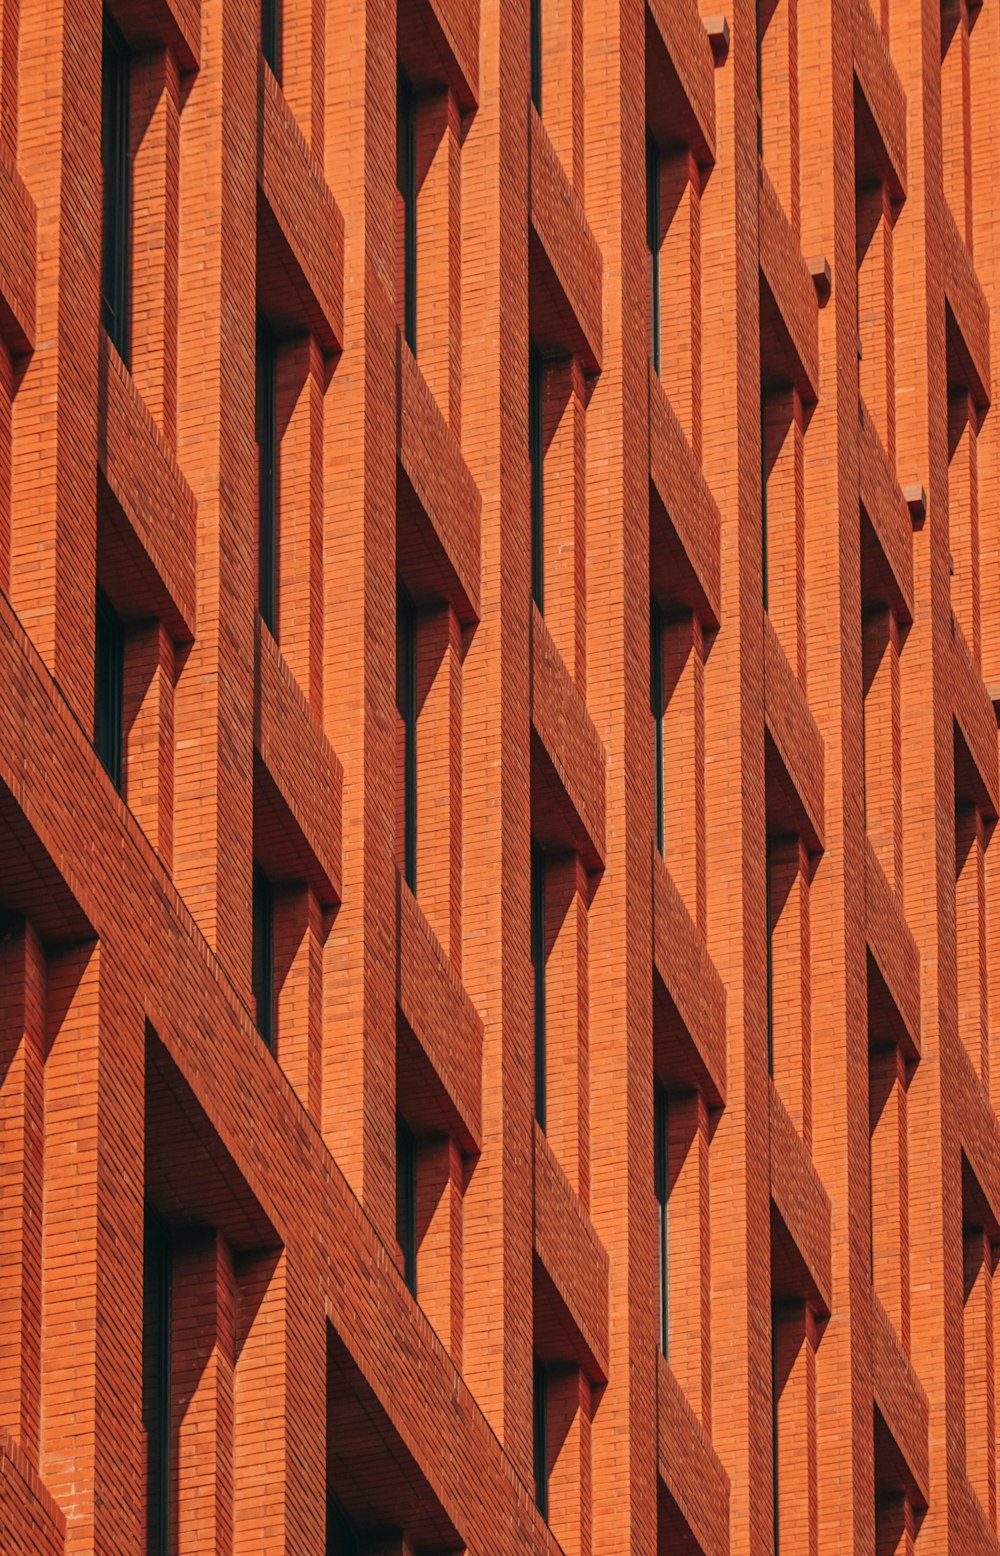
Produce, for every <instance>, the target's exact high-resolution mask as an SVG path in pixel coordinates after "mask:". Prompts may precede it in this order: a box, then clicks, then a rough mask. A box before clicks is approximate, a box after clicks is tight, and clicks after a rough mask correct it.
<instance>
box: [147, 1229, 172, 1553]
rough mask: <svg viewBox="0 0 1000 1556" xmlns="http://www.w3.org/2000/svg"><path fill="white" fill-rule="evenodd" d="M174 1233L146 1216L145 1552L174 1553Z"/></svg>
mask: <svg viewBox="0 0 1000 1556" xmlns="http://www.w3.org/2000/svg"><path fill="white" fill-rule="evenodd" d="M172 1262H173V1261H172V1250H171V1246H170V1233H169V1231H168V1229H167V1228H166V1226H164V1224H163V1222H162V1221H161V1220H160V1219H159V1217H158V1216H157V1215H156V1214H155V1213H154V1212H153V1211H152V1210H149V1209H147V1211H146V1226H145V1242H144V1247H143V1287H142V1425H143V1430H144V1431H145V1434H146V1550H147V1553H148V1556H169V1550H170V1534H171V1531H170V1349H171V1347H170V1328H171V1325H170V1300H171V1284H172Z"/></svg>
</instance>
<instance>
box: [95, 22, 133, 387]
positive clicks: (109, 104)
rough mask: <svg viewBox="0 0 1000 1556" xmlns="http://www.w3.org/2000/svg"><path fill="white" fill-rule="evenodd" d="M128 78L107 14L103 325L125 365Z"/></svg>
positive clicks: (129, 173) (127, 347)
mask: <svg viewBox="0 0 1000 1556" xmlns="http://www.w3.org/2000/svg"><path fill="white" fill-rule="evenodd" d="M129 74H130V72H129V55H128V49H127V48H126V45H125V39H124V38H123V37H122V35H121V33H120V32H119V31H118V28H117V27H116V26H115V24H114V22H113V21H112V20H111V18H110V16H108V15H107V13H106V12H105V15H104V40H103V49H102V61H101V169H102V174H103V181H104V211H103V234H102V255H101V322H102V323H103V325H104V328H105V329H106V330H107V333H108V338H109V339H110V340H111V341H112V342H113V344H114V346H115V348H116V349H117V351H118V355H119V356H120V357H121V359H122V361H123V362H125V363H126V364H127V363H128V360H129V351H130V341H129V322H130V321H129V306H130V297H129V290H130V289H129V270H130V265H131V248H132V241H131V238H132V234H131V222H132V158H131V153H130V149H129V109H130V94H129Z"/></svg>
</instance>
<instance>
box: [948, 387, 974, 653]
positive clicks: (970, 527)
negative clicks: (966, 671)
mask: <svg viewBox="0 0 1000 1556" xmlns="http://www.w3.org/2000/svg"><path fill="white" fill-rule="evenodd" d="M977 420H978V417H977V412H976V407H975V403H974V401H973V399H972V396H971V395H970V394H969V393H968V391H967V390H966V389H964V388H962V389H956V390H949V394H948V453H949V462H948V532H949V535H950V536H951V574H952V579H951V601H952V606H953V608H954V611H955V615H956V616H957V617H958V620H959V624H960V626H961V628H962V631H963V632H964V633H965V640H966V642H967V643H968V645H969V648H970V649H971V650H972V654H973V657H974V658H975V660H976V661H977V663H979V662H981V658H982V636H981V621H980V610H979V593H980V589H979V584H980V565H979V493H978V480H977V474H978V472H977V459H976V452H977V451H976V423H977Z"/></svg>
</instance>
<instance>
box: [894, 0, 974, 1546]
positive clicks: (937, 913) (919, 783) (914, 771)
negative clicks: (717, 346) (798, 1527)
mask: <svg viewBox="0 0 1000 1556" xmlns="http://www.w3.org/2000/svg"><path fill="white" fill-rule="evenodd" d="M941 46H942V33H941V29H940V26H939V16H938V12H937V10H936V8H935V9H934V10H933V11H929V12H928V11H924V10H923V9H922V8H921V6H919V5H917V4H915V3H912V0H893V7H892V49H893V59H894V62H895V65H896V68H897V70H898V71H899V75H900V78H901V81H902V84H903V87H904V89H905V91H906V96H907V110H908V111H907V131H908V140H907V167H908V179H907V194H906V201H905V203H904V205H903V207H902V210H901V211H900V214H899V216H898V218H897V221H896V227H895V231H894V234H893V237H894V248H895V259H896V281H897V285H896V298H895V302H896V307H895V323H896V398H897V406H898V407H899V410H900V413H901V414H900V415H899V418H898V422H897V429H896V435H897V463H898V467H899V469H900V470H901V471H905V472H907V474H909V473H910V472H912V473H913V478H914V479H919V480H920V481H921V483H922V484H923V485H924V487H925V490H926V494H927V517H926V519H925V521H924V523H923V525H922V526H921V527H920V528H918V529H915V530H914V535H913V584H914V591H913V592H914V620H913V624H912V626H911V627H910V629H909V633H908V636H907V642H906V651H905V653H904V654H903V656H902V659H901V664H900V668H901V686H900V695H901V699H902V705H903V707H904V709H905V710H906V750H907V752H910V753H912V757H911V758H907V759H905V760H904V767H903V869H904V874H905V878H906V902H907V919H908V922H909V925H910V928H911V930H912V931H913V934H914V936H915V938H916V940H917V944H918V946H919V948H920V952H921V959H922V988H921V1046H922V1058H921V1062H920V1064H919V1065H918V1066H917V1068H916V1071H915V1073H914V1076H913V1078H912V1080H911V1082H910V1089H909V1097H908V1111H909V1126H910V1151H911V1154H912V1156H913V1159H914V1161H918V1160H919V1162H920V1163H921V1171H920V1173H919V1174H918V1173H914V1174H913V1175H912V1177H911V1180H910V1238H911V1250H912V1264H913V1268H914V1270H919V1271H920V1275H921V1278H920V1280H919V1282H918V1281H914V1283H913V1290H912V1308H911V1311H912V1354H913V1359H914V1365H915V1367H916V1370H917V1373H918V1376H919V1378H920V1381H921V1383H922V1384H923V1386H924V1389H925V1390H926V1393H927V1396H928V1401H929V1404H930V1437H931V1441H932V1442H934V1441H935V1440H941V1437H942V1435H943V1434H945V1432H946V1431H947V1428H946V1423H947V1422H955V1423H957V1422H958V1421H960V1420H961V1418H962V1377H963V1363H962V1284H961V1275H960V1272H961V1269H962V1237H961V1228H962V1183H961V1155H960V1149H959V1143H958V1128H959V1118H958V1116H957V1109H956V1107H955V1102H954V1097H953V1083H952V1080H951V1076H952V1074H953V1066H954V1065H956V1063H958V1062H960V1061H961V1060H962V1056H961V1053H960V1051H959V1048H958V1045H959V1042H960V1038H959V1032H958V1007H957V980H956V957H955V951H954V945H955V941H954V926H955V918H954V911H955V858H956V854H955V833H954V819H955V798H954V796H955V782H954V734H953V717H952V707H951V676H950V656H951V654H952V652H953V649H954V645H953V639H952V630H951V601H950V590H951V582H952V580H951V577H950V570H951V568H950V558H951V551H952V545H951V538H950V535H949V496H950V492H949V484H950V483H949V477H948V463H949V459H948V456H949V437H948V420H949V415H948V400H947V384H948V375H947V342H946V337H945V309H944V299H943V292H944V273H943V263H944V261H943V253H942V245H941V239H940V234H941V231H942V227H943V225H944V223H945V221H946V220H947V205H946V195H945V183H946V177H945V163H944V155H945V154H944V142H943V140H942V128H943V126H942V118H941V96H940V93H941V75H940V70H941ZM951 144H952V145H954V144H955V142H954V140H952V142H951ZM949 154H950V153H949ZM963 154H964V153H963ZM904 407H905V413H904ZM904 756H905V753H904ZM948 1459H949V1456H948V1455H947V1454H937V1453H932V1454H931V1457H930V1505H929V1507H928V1509H927V1512H926V1514H925V1516H924V1519H923V1522H922V1524H921V1527H920V1534H919V1544H920V1545H921V1546H923V1547H926V1549H928V1550H931V1551H933V1550H948V1551H949V1552H950V1551H953V1550H954V1551H958V1550H960V1549H961V1548H962V1541H963V1538H964V1531H963V1515H962V1504H963V1501H964V1499H965V1495H966V1493H965V1492H964V1491H959V1489H958V1487H957V1486H956V1484H955V1478H954V1473H953V1468H954V1466H952V1467H951V1468H950V1467H949V1463H948Z"/></svg>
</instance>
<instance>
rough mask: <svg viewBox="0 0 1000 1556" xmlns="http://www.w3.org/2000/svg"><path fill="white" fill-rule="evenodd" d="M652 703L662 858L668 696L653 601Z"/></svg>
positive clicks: (660, 623)
mask: <svg viewBox="0 0 1000 1556" xmlns="http://www.w3.org/2000/svg"><path fill="white" fill-rule="evenodd" d="M649 703H650V708H651V710H652V714H653V790H654V799H653V803H654V807H655V811H656V846H657V848H658V849H659V851H660V854H661V855H662V854H663V853H664V850H665V847H666V839H665V836H664V833H665V822H664V815H663V811H664V805H665V801H666V796H665V794H664V791H663V716H664V713H665V712H666V707H665V703H666V696H665V692H664V686H663V613H662V611H661V610H660V607H659V606H658V605H657V604H656V602H655V601H654V602H653V606H652V609H651V610H650V621H649Z"/></svg>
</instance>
